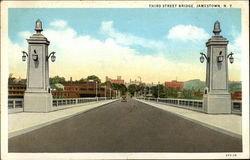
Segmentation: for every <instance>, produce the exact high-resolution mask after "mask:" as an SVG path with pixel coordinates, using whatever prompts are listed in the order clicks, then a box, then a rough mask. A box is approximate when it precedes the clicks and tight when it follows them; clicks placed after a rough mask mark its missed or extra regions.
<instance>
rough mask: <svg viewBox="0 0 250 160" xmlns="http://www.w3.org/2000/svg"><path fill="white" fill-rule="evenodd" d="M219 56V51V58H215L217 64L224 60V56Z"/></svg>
mask: <svg viewBox="0 0 250 160" xmlns="http://www.w3.org/2000/svg"><path fill="white" fill-rule="evenodd" d="M221 54H222V51H220V53H219V56H218V57H217V62H218V63H221V62H223V58H224V56H223V55H221Z"/></svg>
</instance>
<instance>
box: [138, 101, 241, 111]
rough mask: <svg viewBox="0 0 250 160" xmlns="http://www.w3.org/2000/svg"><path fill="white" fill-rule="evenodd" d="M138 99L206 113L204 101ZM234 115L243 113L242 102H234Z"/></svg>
mask: <svg viewBox="0 0 250 160" xmlns="http://www.w3.org/2000/svg"><path fill="white" fill-rule="evenodd" d="M137 99H142V100H148V101H153V102H160V103H166V104H168V105H171V106H176V107H181V108H185V109H190V110H195V111H200V112H204V109H203V100H191V99H171V98H151V97H145V98H143V97H138V98H137ZM231 106H232V109H231V113H232V114H241V113H242V102H241V101H232V105H231Z"/></svg>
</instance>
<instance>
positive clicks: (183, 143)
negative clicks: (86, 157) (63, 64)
mask: <svg viewBox="0 0 250 160" xmlns="http://www.w3.org/2000/svg"><path fill="white" fill-rule="evenodd" d="M240 151H242V142H241V139H238V138H234V137H231V136H228V135H225V134H222V133H220V132H216V131H214V130H211V129H209V128H206V127H203V126H201V125H199V124H196V123H194V122H191V121H188V120H185V119H183V118H180V117H178V116H176V115H174V114H172V113H169V112H166V111H163V110H161V109H158V108H155V107H152V106H149V105H147V104H143V103H141V102H138V101H136V100H132V99H129V100H128V102H121V101H117V102H114V103H111V104H107V105H104V106H103V107H99V108H96V109H93V110H90V111H88V112H85V113H82V114H80V115H78V116H75V117H72V118H70V119H67V120H63V121H61V122H58V123H55V124H52V125H49V126H46V127H43V128H40V129H37V130H34V131H32V132H29V133H26V134H23V135H20V136H17V137H13V138H10V139H9V152H240Z"/></svg>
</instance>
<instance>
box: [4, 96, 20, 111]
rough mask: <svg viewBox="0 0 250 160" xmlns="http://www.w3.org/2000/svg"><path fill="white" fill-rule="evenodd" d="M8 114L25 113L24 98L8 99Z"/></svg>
mask: <svg viewBox="0 0 250 160" xmlns="http://www.w3.org/2000/svg"><path fill="white" fill-rule="evenodd" d="M8 112H9V113H17V112H23V99H22V98H13V99H8Z"/></svg>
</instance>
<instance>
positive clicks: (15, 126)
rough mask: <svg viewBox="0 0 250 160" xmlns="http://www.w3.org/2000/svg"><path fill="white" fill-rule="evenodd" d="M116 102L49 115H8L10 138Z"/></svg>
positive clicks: (95, 104) (22, 113)
mask: <svg viewBox="0 0 250 160" xmlns="http://www.w3.org/2000/svg"><path fill="white" fill-rule="evenodd" d="M114 101H116V100H106V101H100V102H94V103H93V102H91V103H86V104H82V105H81V106H76V107H72V108H68V109H62V110H58V111H52V112H48V113H29V112H21V113H15V114H9V115H8V121H9V122H8V133H9V138H11V137H15V136H18V135H21V134H24V133H27V132H30V131H33V130H35V129H38V128H41V127H44V126H47V125H50V124H52V123H55V122H59V121H61V120H64V119H67V118H70V117H73V116H76V115H78V114H81V113H83V112H86V111H88V110H91V109H94V108H97V107H100V106H103V105H105V104H108V103H112V102H114Z"/></svg>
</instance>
